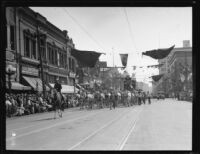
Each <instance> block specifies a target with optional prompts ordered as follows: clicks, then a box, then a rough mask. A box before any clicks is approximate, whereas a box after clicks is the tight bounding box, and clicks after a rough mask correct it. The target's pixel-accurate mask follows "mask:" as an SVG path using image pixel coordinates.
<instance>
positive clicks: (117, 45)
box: [31, 7, 192, 82]
mask: <svg viewBox="0 0 200 154" xmlns="http://www.w3.org/2000/svg"><path fill="white" fill-rule="evenodd" d="M31 9H33V10H34V11H36V12H39V13H40V14H41V15H43V16H44V17H46V18H47V20H48V21H50V22H51V23H52V24H54V25H55V26H57V27H58V28H59V29H61V30H67V31H68V34H69V37H71V38H72V39H73V42H74V43H75V47H76V49H79V50H91V51H96V52H103V53H106V55H102V56H101V57H100V60H101V61H107V63H108V65H109V66H112V65H113V57H114V65H116V66H122V64H121V60H120V57H119V53H128V54H129V57H128V64H127V71H128V72H129V73H130V74H132V72H133V71H132V70H133V68H132V67H131V66H134V65H136V66H147V65H154V64H158V63H157V61H156V60H154V59H152V58H150V57H147V56H142V55H141V53H142V52H144V51H147V50H152V49H158V48H169V47H171V46H172V45H175V47H182V41H183V40H190V44H192V8H191V7H63V8H61V7H31ZM113 53H114V56H113ZM152 74H154V75H157V74H158V70H157V69H146V70H144V69H137V70H136V78H137V81H145V82H148V81H149V78H148V77H149V76H151V75H152Z"/></svg>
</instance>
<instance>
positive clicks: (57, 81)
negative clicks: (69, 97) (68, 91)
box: [54, 78, 64, 101]
mask: <svg viewBox="0 0 200 154" xmlns="http://www.w3.org/2000/svg"><path fill="white" fill-rule="evenodd" d="M54 89H56V91H57V92H58V93H59V94H60V96H61V100H62V101H64V97H63V95H62V93H61V89H62V85H61V84H60V83H59V79H58V78H57V79H56V83H55V85H54Z"/></svg>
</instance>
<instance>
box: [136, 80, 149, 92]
mask: <svg viewBox="0 0 200 154" xmlns="http://www.w3.org/2000/svg"><path fill="white" fill-rule="evenodd" d="M136 89H141V90H143V91H145V92H147V91H149V92H151V91H152V90H151V87H149V85H148V84H147V83H144V82H136Z"/></svg>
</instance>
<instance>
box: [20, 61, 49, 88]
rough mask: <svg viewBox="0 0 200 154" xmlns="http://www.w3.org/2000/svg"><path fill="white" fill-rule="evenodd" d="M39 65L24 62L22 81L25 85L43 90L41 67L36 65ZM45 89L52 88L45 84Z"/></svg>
mask: <svg viewBox="0 0 200 154" xmlns="http://www.w3.org/2000/svg"><path fill="white" fill-rule="evenodd" d="M34 66H37V65H30V64H24V63H23V64H22V67H21V74H22V78H21V80H22V83H24V85H27V86H30V87H31V88H32V90H34V91H39V92H41V91H43V86H42V80H41V79H40V78H39V69H38V68H37V67H34ZM45 90H46V91H49V90H50V88H49V87H48V86H47V85H45Z"/></svg>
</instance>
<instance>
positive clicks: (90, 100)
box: [86, 93, 94, 109]
mask: <svg viewBox="0 0 200 154" xmlns="http://www.w3.org/2000/svg"><path fill="white" fill-rule="evenodd" d="M86 95H87V96H86V101H87V104H88V109H89V108H90V109H92V108H93V103H94V94H92V93H88V94H86Z"/></svg>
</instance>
